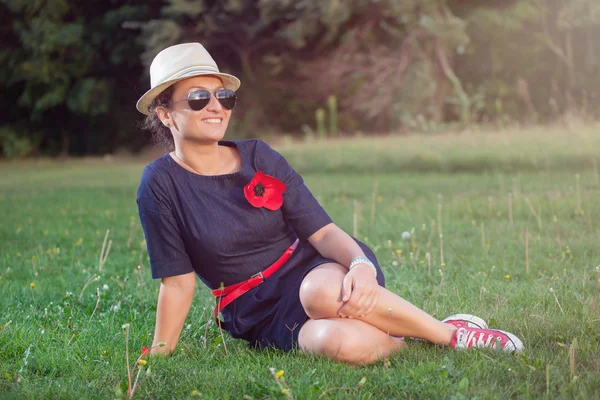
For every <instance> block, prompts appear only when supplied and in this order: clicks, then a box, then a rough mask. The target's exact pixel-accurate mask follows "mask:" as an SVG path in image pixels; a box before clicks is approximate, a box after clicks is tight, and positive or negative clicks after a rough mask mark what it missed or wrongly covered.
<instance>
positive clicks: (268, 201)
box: [244, 171, 285, 210]
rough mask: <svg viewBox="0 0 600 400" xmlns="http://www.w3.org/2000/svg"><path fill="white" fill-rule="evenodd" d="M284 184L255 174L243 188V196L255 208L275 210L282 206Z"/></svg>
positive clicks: (268, 176)
mask: <svg viewBox="0 0 600 400" xmlns="http://www.w3.org/2000/svg"><path fill="white" fill-rule="evenodd" d="M283 192H285V183H283V182H281V181H280V180H279V179H277V178H275V177H274V176H270V175H267V174H264V173H263V172H262V171H258V172H256V174H255V175H254V177H253V178H252V180H251V181H250V183H249V184H247V185H246V186H244V196H246V200H248V202H249V203H250V204H252V205H253V206H254V207H256V208H260V207H264V208H266V209H267V210H277V209H279V207H281V205H282V204H283V196H282V194H283Z"/></svg>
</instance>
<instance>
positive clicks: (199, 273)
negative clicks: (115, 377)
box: [136, 43, 523, 363]
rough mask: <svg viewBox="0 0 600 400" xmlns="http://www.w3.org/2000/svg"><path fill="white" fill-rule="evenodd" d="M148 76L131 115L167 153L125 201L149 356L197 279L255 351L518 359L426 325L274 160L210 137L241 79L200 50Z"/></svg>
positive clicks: (179, 52)
mask: <svg viewBox="0 0 600 400" xmlns="http://www.w3.org/2000/svg"><path fill="white" fill-rule="evenodd" d="M150 77H151V86H152V87H151V89H150V90H149V91H148V92H146V93H145V94H144V95H143V96H142V97H141V98H140V100H139V101H138V104H137V108H138V110H139V111H140V112H142V113H144V114H146V115H147V121H146V127H148V128H149V129H151V130H153V133H154V135H155V137H156V138H158V139H159V140H160V141H162V142H165V141H168V143H170V144H172V151H171V152H169V153H166V154H165V155H163V156H161V157H159V158H157V159H156V160H154V161H152V162H151V163H150V164H149V165H147V166H146V167H145V168H144V171H143V173H142V177H141V181H140V186H139V189H138V193H137V198H136V201H137V204H138V210H139V215H140V221H141V224H142V227H143V230H144V235H145V238H146V242H147V248H148V254H149V257H150V267H151V271H152V277H153V278H155V279H159V278H160V279H162V282H161V286H160V292H159V296H158V306H157V311H156V330H155V334H154V343H155V344H156V343H159V342H166V343H167V345H166V346H165V347H163V348H159V347H155V348H153V350H152V354H155V353H159V352H166V353H168V352H171V351H173V349H174V348H175V345H176V343H177V341H178V339H179V335H180V333H181V329H182V327H183V323H184V321H185V318H186V316H187V313H188V311H189V309H190V306H191V302H192V299H193V295H194V288H195V286H196V281H197V277H198V278H199V279H200V280H202V282H204V284H206V285H207V286H208V287H210V288H211V289H212V293H213V294H214V295H215V297H217V301H216V308H215V311H214V315H215V318H217V321H218V323H219V324H221V325H222V326H223V327H224V329H225V330H226V331H228V332H229V333H230V334H231V335H232V336H233V337H235V338H241V339H244V340H246V341H248V343H249V344H250V345H252V346H254V347H275V348H279V349H283V350H290V349H292V348H294V347H296V346H299V348H300V349H301V350H302V351H305V352H307V353H313V354H321V355H325V356H327V357H330V358H332V359H334V360H338V361H345V362H350V363H370V362H374V361H376V360H379V359H381V358H383V357H386V356H387V355H389V354H390V353H392V352H394V351H397V350H399V349H401V348H403V347H405V346H406V343H405V342H404V340H403V339H402V337H404V336H410V337H414V338H421V339H424V340H426V341H429V342H431V343H436V344H440V345H446V346H450V347H452V348H471V347H497V348H501V349H503V350H507V351H515V350H516V351H520V350H522V349H523V344H522V343H521V341H520V340H519V339H518V338H517V337H516V336H515V335H513V334H511V333H508V332H504V331H500V330H493V329H487V325H486V323H485V321H483V320H482V319H481V318H478V317H476V316H473V315H469V314H456V315H453V316H451V317H448V318H446V319H445V320H443V321H438V320H437V319H435V318H433V317H432V316H430V315H428V314H427V313H425V312H424V311H422V310H420V309H419V308H417V307H415V306H414V305H412V304H411V303H409V302H408V301H406V300H404V299H402V298H400V297H399V296H397V295H396V294H394V293H392V292H390V291H388V290H387V289H385V279H384V276H383V272H382V270H381V268H380V267H379V265H378V262H377V259H376V257H375V254H374V253H373V252H372V251H371V249H370V248H369V247H368V246H366V245H365V244H364V243H362V242H360V241H359V240H357V239H355V238H353V237H351V236H349V235H348V234H347V233H346V232H344V231H343V230H341V229H340V228H338V227H337V226H336V225H335V224H334V223H333V221H332V220H331V218H330V217H329V215H328V214H327V213H326V212H325V210H324V209H323V207H321V205H320V204H319V202H318V201H317V200H316V198H315V197H314V196H313V195H312V193H311V192H310V190H309V189H308V188H307V186H306V185H305V184H304V181H303V179H302V177H301V176H300V175H299V174H298V173H297V172H296V171H295V170H294V169H293V168H292V167H291V166H290V165H289V164H288V162H287V161H286V160H285V158H284V157H283V156H281V154H279V153H278V152H277V151H275V150H273V149H272V148H271V147H270V146H269V145H267V144H266V143H265V142H263V141H261V140H236V141H230V140H223V137H224V136H225V132H226V129H227V125H228V123H229V119H230V118H231V114H232V110H233V108H234V106H235V104H236V95H235V91H236V90H237V89H238V88H239V86H240V81H239V79H237V78H236V77H234V76H232V75H229V74H224V73H221V72H220V71H219V69H218V67H217V65H216V63H215V62H214V60H213V59H212V57H211V56H210V54H208V52H207V51H206V49H204V47H203V46H202V45H201V44H199V43H185V44H180V45H176V46H171V47H169V48H167V49H164V50H163V51H161V52H160V53H159V54H158V55H157V56H156V57H155V59H154V61H153V62H152V65H151V66H150ZM219 314H220V315H221V317H222V319H219ZM153 347H154V346H153Z"/></svg>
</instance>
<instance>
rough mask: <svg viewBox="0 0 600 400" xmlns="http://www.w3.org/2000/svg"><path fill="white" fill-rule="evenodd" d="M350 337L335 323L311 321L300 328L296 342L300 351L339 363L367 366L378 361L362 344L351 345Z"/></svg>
mask: <svg viewBox="0 0 600 400" xmlns="http://www.w3.org/2000/svg"><path fill="white" fill-rule="evenodd" d="M352 336H353V335H351V334H350V335H348V332H344V331H343V330H342V329H341V328H340V325H339V324H336V323H335V322H332V321H330V320H324V319H322V320H312V319H311V320H308V321H307V322H306V323H305V324H304V325H303V326H302V329H301V330H300V333H299V338H298V340H299V344H300V348H301V349H302V351H304V352H306V353H309V354H313V355H321V356H325V357H327V358H330V359H332V360H335V361H339V362H346V363H350V364H369V363H372V362H375V361H377V360H378V359H379V357H374V356H373V355H372V354H370V353H369V352H368V351H366V349H365V346H364V344H363V345H361V344H360V343H353V340H352V338H351V337H352Z"/></svg>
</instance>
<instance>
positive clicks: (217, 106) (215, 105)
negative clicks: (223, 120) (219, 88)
mask: <svg viewBox="0 0 600 400" xmlns="http://www.w3.org/2000/svg"><path fill="white" fill-rule="evenodd" d="M206 109H207V110H208V111H221V110H222V109H223V106H221V103H219V100H217V97H216V96H215V94H214V93H211V95H210V101H209V102H208V105H207V106H206Z"/></svg>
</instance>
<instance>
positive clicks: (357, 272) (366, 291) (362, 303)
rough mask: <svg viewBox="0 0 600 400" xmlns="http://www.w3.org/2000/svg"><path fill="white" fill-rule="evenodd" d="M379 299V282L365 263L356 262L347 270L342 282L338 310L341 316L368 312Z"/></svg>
mask: <svg viewBox="0 0 600 400" xmlns="http://www.w3.org/2000/svg"><path fill="white" fill-rule="evenodd" d="M378 300H379V284H378V283H377V279H375V274H374V273H373V270H372V269H371V267H370V266H368V265H367V264H357V265H356V266H355V267H354V268H352V270H351V271H348V273H347V274H346V276H345V277H344V281H343V283H342V301H343V302H344V305H343V306H342V307H341V308H340V309H339V310H338V314H339V315H340V316H341V317H347V318H361V317H363V316H365V315H367V314H369V313H370V312H371V311H373V309H374V308H375V306H376V305H377V301H378Z"/></svg>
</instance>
